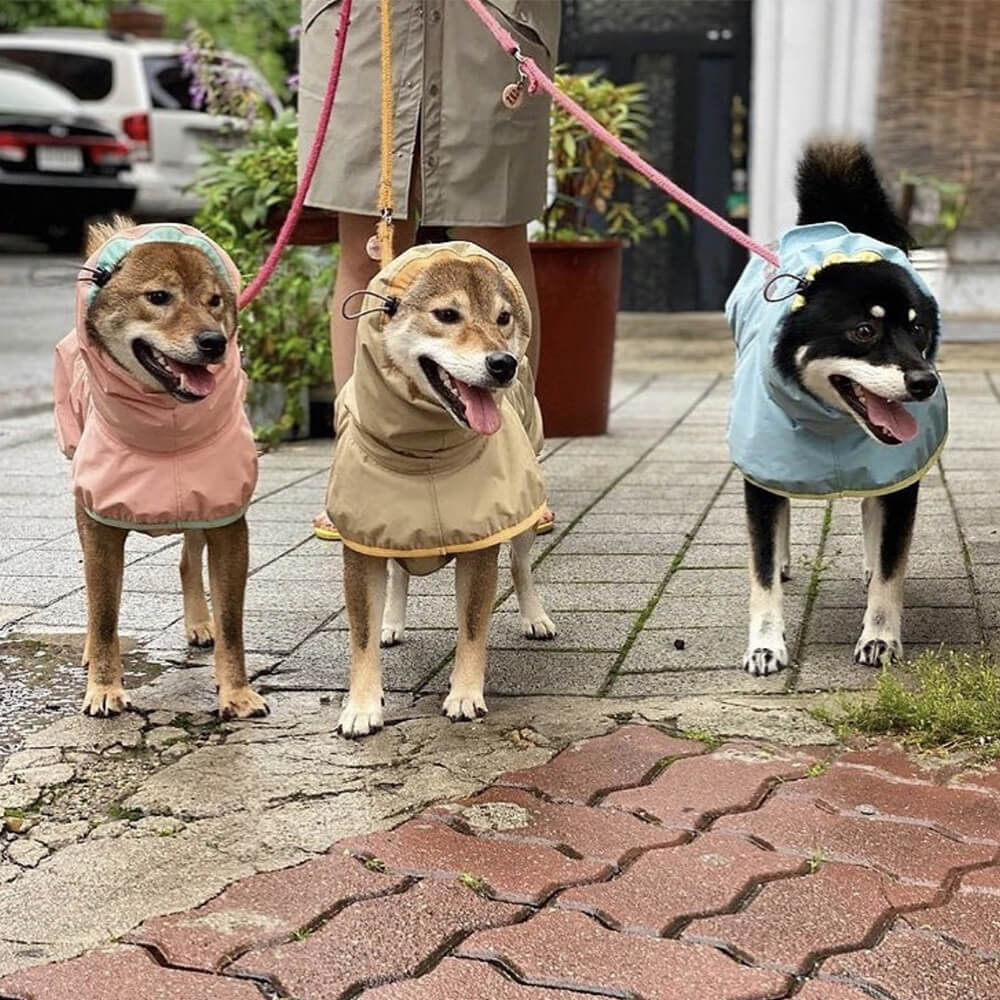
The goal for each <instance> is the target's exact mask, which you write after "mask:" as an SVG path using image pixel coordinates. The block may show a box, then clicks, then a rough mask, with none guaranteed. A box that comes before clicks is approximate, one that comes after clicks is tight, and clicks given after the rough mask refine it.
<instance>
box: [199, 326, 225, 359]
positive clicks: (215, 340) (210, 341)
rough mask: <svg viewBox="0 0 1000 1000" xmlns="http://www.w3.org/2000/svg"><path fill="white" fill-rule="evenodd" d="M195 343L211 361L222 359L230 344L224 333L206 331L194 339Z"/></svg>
mask: <svg viewBox="0 0 1000 1000" xmlns="http://www.w3.org/2000/svg"><path fill="white" fill-rule="evenodd" d="M194 342H195V343H196V344H197V345H198V350H199V351H201V353H202V354H203V355H204V356H205V357H206V358H208V360H209V361H215V360H217V359H218V358H221V357H222V355H223V354H225V353H226V344H227V343H229V341H227V340H226V335H225V334H224V333H218V332H216V331H215V330H204V331H203V332H202V333H199V334H198V336H197V337H195V338H194Z"/></svg>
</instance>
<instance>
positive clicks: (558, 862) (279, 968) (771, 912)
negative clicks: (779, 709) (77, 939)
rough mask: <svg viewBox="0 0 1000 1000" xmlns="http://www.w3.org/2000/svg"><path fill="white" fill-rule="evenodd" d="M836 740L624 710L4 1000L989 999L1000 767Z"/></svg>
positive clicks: (28, 980) (20, 987)
mask: <svg viewBox="0 0 1000 1000" xmlns="http://www.w3.org/2000/svg"><path fill="white" fill-rule="evenodd" d="M837 754H838V752H837V751H834V750H830V749H829V748H828V749H826V750H817V751H815V752H813V753H803V752H799V751H795V752H791V751H789V750H787V749H784V748H780V747H774V746H770V745H765V744H762V743H760V742H749V741H740V742H733V743H729V744H724V745H722V746H718V747H715V748H711V747H708V746H705V745H704V744H702V743H699V742H698V741H695V740H690V739H688V740H678V739H676V738H675V737H673V736H670V735H669V734H665V733H663V732H661V731H660V730H659V729H658V728H655V727H651V726H638V725H630V726H622V727H619V728H618V729H616V730H615V731H614V732H613V733H611V734H609V735H607V736H602V737H597V738H594V739H590V740H586V741H584V742H582V743H580V744H577V745H573V746H570V747H569V748H567V749H566V750H564V751H563V752H562V753H560V754H558V755H557V756H555V757H554V758H552V760H551V761H550V762H549V763H547V764H543V765H540V766H538V767H535V768H531V769H528V770H522V771H518V772H509V773H507V774H504V775H501V776H500V777H499V778H498V779H497V780H496V781H495V782H494V783H493V785H491V786H490V787H489V788H488V789H487V790H486V791H484V792H482V793H480V794H478V795H475V796H472V797H470V798H466V799H462V800H458V801H456V802H454V803H451V804H448V803H441V804H438V805H435V806H432V807H430V808H428V809H427V810H426V811H425V813H424V814H423V815H421V816H418V817H417V818H415V819H413V820H409V821H407V822H404V823H402V824H401V825H400V826H398V827H397V828H396V829H394V830H390V831H386V832H381V833H372V834H369V835H367V836H364V837H360V838H350V839H347V840H343V841H341V842H339V843H337V844H335V845H334V846H333V847H332V848H331V849H330V851H329V852H327V853H326V854H325V855H323V856H321V857H319V858H316V859H314V860H312V861H309V862H306V863H305V864H303V865H300V866H298V867H293V868H290V869H286V870H283V871H276V872H270V873H266V874H260V875H253V876H251V877H249V878H246V879H243V880H240V881H237V882H235V883H234V884H232V885H230V886H229V887H228V888H226V889H225V890H224V891H223V892H222V893H221V894H219V895H218V896H216V897H215V898H214V899H212V900H210V901H209V902H207V903H206V904H204V905H203V906H200V907H197V908H195V909H193V910H187V911H184V912H180V913H174V914H172V915H170V916H164V917H156V918H153V919H151V920H148V921H146V922H145V923H144V924H142V925H141V926H140V927H138V928H137V929H136V930H135V931H133V932H132V933H131V934H129V935H127V938H126V942H127V943H124V944H121V945H118V946H116V947H113V948H111V949H99V950H96V951H92V952H90V953H88V954H85V955H83V956H81V957H79V958H75V959H71V960H69V961H66V962H62V963H56V964H52V965H45V966H38V967H36V968H32V969H28V970H26V971H22V972H19V973H14V974H13V975H11V976H8V977H7V978H5V979H2V980H0V998H3V1000H64V998H65V1000H69V998H71V997H72V998H73V1000H77V998H80V997H95V998H97V997H100V998H101V1000H139V998H140V997H142V998H143V1000H150V998H157V1000H159V998H162V1000H175V998H176V1000H181V998H189V997H195V996H197V997H199V998H209V1000H214V998H222V1000H229V998H233V1000H243V998H249V997H262V996H263V997H291V998H294V1000H335V998H344V1000H347V998H350V997H355V996H363V997H364V998H366V1000H367V998H368V997H371V998H372V1000H469V998H471V997H477V996H483V997H490V998H494V1000H557V998H558V1000H562V998H567V1000H574V998H576V997H583V996H599V997H632V998H639V1000H786V998H792V997H800V998H806V1000H859V998H869V1000H871V998H873V997H877V998H880V1000H886V998H888V1000H917V998H920V1000H931V998H933V1000H953V998H954V1000H990V998H992V997H995V996H997V995H998V991H1000V933H998V930H997V927H998V923H997V918H996V914H997V912H998V910H997V904H998V900H1000V850H998V847H997V838H996V837H995V836H992V837H990V836H986V835H985V834H986V833H988V832H989V831H988V830H987V829H986V823H987V819H988V817H990V816H991V815H992V811H993V810H995V809H996V808H998V807H1000V788H998V787H996V782H995V781H994V779H995V778H996V777H997V774H998V773H1000V772H998V771H992V772H977V778H978V780H977V781H970V780H968V778H969V775H968V774H966V773H965V772H961V771H959V772H957V773H956V772H955V771H954V770H952V771H943V770H937V771H935V770H930V769H925V768H923V767H921V766H920V764H919V763H917V762H915V761H910V760H908V759H907V758H904V757H903V756H902V755H901V754H900V753H899V752H898V751H897V750H896V749H894V748H892V747H886V748H884V749H882V748H876V749H872V750H868V751H864V752H850V753H843V756H842V757H840V759H837ZM831 757H832V758H833V761H832V764H831V766H830V767H829V769H828V770H825V773H820V772H824V767H816V768H810V766H809V765H810V762H813V761H820V762H823V763H824V764H826V763H830V758H831ZM575 763H579V764H580V765H581V770H580V773H579V774H578V775H577V778H576V780H574V779H573V774H574V771H573V768H574V764H575ZM741 769H742V770H741ZM734 774H738V775H741V776H742V786H743V794H738V792H739V788H738V782H735V781H734V778H733V775H734ZM706 791H707V792H708V794H706ZM559 796H561V797H562V801H558V800H557V798H558V797H559ZM654 802H655V803H658V805H657V807H656V808H657V809H658V810H659V813H657V814H654V813H653V812H652V811H651V810H650V808H648V806H649V805H650V803H654ZM584 803H586V804H584ZM903 803H905V805H906V808H905V809H904V808H903V807H902V804H903ZM664 804H666V805H668V806H669V808H665V806H664ZM660 814H662V816H661V815H660ZM963 817H968V819H963ZM678 820H680V821H681V822H680V823H678ZM995 833H996V830H995V829H994V830H993V834H995Z"/></svg>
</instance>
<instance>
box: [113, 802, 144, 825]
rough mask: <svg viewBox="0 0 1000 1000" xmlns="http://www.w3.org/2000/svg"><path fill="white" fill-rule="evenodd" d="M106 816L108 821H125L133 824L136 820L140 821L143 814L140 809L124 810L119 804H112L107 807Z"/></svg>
mask: <svg viewBox="0 0 1000 1000" xmlns="http://www.w3.org/2000/svg"><path fill="white" fill-rule="evenodd" d="M107 815H108V818H109V819H127V820H128V821H129V822H133V823H134V822H135V821H136V820H137V819H142V816H143V813H142V810H141V809H126V808H125V807H124V806H123V805H122V804H121V803H120V802H112V803H111V805H110V806H108V812H107Z"/></svg>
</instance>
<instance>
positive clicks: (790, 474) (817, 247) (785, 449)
mask: <svg viewBox="0 0 1000 1000" xmlns="http://www.w3.org/2000/svg"><path fill="white" fill-rule="evenodd" d="M778 258H779V260H780V261H781V272H782V273H789V274H794V275H800V276H803V277H805V276H806V275H808V274H809V273H810V271H813V270H815V269H818V268H821V267H825V266H827V265H830V264H836V263H842V262H847V261H852V262H853V261H857V262H862V263H863V262H871V261H875V260H887V261H889V262H890V263H892V264H898V265H899V266H900V267H903V268H906V271H907V273H908V274H909V275H910V277H911V278H912V279H913V280H914V282H916V285H917V287H918V288H919V289H920V290H921V291H922V292H924V294H926V295H930V294H931V293H930V290H929V289H928V287H927V285H926V284H925V283H924V280H923V279H922V278H921V277H920V275H919V274H918V273H917V272H916V271H915V270H914V269H913V266H912V265H911V264H910V262H909V260H908V259H907V257H906V255H905V254H904V253H903V252H902V250H899V249H897V248H896V247H894V246H889V245H888V244H886V243H881V242H879V241H878V240H875V239H872V238H871V237H870V236H864V235H862V234H860V233H852V232H850V231H849V230H848V229H846V228H845V227H844V226H842V225H840V223H838V222H823V223H819V224H816V225H810V226H796V227H795V228H794V229H790V230H788V232H786V233H785V234H784V235H783V236H782V237H781V241H780V243H779V245H778ZM768 267H769V265H767V264H766V262H765V261H764V260H762V259H761V258H759V257H754V258H752V259H751V261H750V262H749V263H748V264H747V266H746V268H745V269H744V271H743V274H742V275H741V276H740V280H739V281H738V282H737V284H736V287H735V288H734V289H733V291H732V293H731V294H730V296H729V299H728V301H727V302H726V318H727V319H728V320H729V325H730V326H731V327H732V330H733V337H734V339H735V341H736V371H735V373H734V375H733V392H732V404H731V409H730V414H729V435H728V437H729V451H730V454H731V456H732V460H733V464H734V465H736V467H737V468H738V469H739V470H740V472H742V473H743V475H744V476H745V477H746V478H747V479H749V480H750V481H751V482H754V483H756V484H757V485H758V486H763V487H764V488H765V489H768V490H770V491H771V492H772V493H778V494H781V495H782V496H788V497H802V498H806V499H814V498H820V497H864V496H879V495H880V494H883V493H892V492H893V491H894V490H900V489H903V488H904V487H906V486H908V485H910V484H911V483H914V482H916V481H917V480H919V479H920V478H921V477H922V476H924V475H925V474H926V473H927V471H928V469H930V467H931V466H932V465H933V464H934V462H936V461H937V458H938V455H939V454H940V453H941V449H942V448H943V447H944V442H945V438H946V437H947V436H948V400H947V398H946V396H945V392H944V385H943V384H940V383H939V384H938V388H937V391H936V392H935V393H934V395H933V396H931V398H930V399H928V400H924V401H923V402H920V403H907V404H906V408H907V409H908V410H909V411H910V413H912V414H913V416H914V418H915V419H916V421H917V424H918V426H919V428H920V429H919V431H918V433H917V436H916V437H915V438H913V440H912V441H904V442H903V443H901V444H897V445H885V444H881V443H880V442H878V441H876V440H874V438H872V437H870V436H869V435H868V434H867V433H866V432H865V431H864V430H863V429H862V428H861V427H860V426H859V425H858V423H857V421H856V420H855V419H854V418H853V417H852V416H850V415H849V414H847V413H844V412H842V411H841V410H838V409H835V408H834V407H832V406H828V405H827V404H826V403H823V402H821V401H820V400H819V399H817V398H816V397H815V396H813V395H812V394H811V393H809V392H807V391H806V390H805V389H803V388H802V387H801V386H800V385H798V384H797V383H794V382H792V381H790V380H789V379H786V378H785V377H784V376H783V375H781V374H780V373H779V372H778V371H777V369H776V368H775V366H774V348H775V345H776V344H777V341H778V333H779V330H780V328H781V323H782V321H783V320H784V318H785V316H787V315H788V313H789V311H790V310H792V309H794V308H795V307H796V302H795V300H794V299H785V300H784V301H781V302H769V301H768V300H767V299H765V298H764V286H765V285H766V284H767V282H768V281H769V280H770V279H771V278H772V277H773V274H771V273H770V272H769V271H768ZM778 291H779V293H780V289H779V290H778Z"/></svg>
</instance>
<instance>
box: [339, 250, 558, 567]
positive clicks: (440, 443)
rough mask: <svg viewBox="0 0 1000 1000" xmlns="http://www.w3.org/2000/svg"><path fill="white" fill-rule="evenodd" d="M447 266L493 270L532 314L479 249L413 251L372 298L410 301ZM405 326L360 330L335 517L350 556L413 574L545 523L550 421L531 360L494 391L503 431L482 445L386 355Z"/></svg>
mask: <svg viewBox="0 0 1000 1000" xmlns="http://www.w3.org/2000/svg"><path fill="white" fill-rule="evenodd" d="M449 257H451V258H458V259H460V260H468V259H472V258H476V257H478V258H482V259H484V260H486V261H488V262H489V263H490V264H491V265H492V266H494V267H496V269H497V270H498V271H499V272H500V274H501V275H502V277H503V278H504V280H505V281H506V282H507V283H508V284H509V285H510V286H511V288H512V289H514V291H515V294H517V295H518V296H519V297H520V299H521V306H522V310H523V314H524V315H526V316H529V317H530V315H531V312H530V309H529V307H528V303H527V300H526V299H525V298H524V292H523V290H522V289H521V286H520V285H519V283H518V282H517V279H516V278H515V277H514V274H513V272H512V271H511V270H510V268H508V267H507V265H506V264H504V263H503V262H502V261H500V260H498V259H497V258H496V257H494V256H493V255H492V254H489V253H488V252H487V251H485V250H483V249H482V248H481V247H478V246H475V245H474V244H471V243H464V242H451V243H440V244H433V245H429V246H420V247H414V248H413V249H411V250H408V251H407V252H406V253H404V254H402V255H401V256H400V257H397V258H396V259H395V260H394V261H392V263H390V264H389V265H388V266H387V267H385V268H383V269H382V271H380V272H379V273H378V274H377V275H376V276H375V278H374V279H373V280H372V282H371V284H370V285H369V286H368V291H369V292H372V293H374V294H376V295H380V296H386V297H392V298H397V299H400V300H405V296H406V291H407V289H408V288H409V287H410V286H411V285H412V284H413V282H414V281H415V280H416V279H417V278H418V277H419V276H420V275H421V273H422V272H423V271H424V270H425V269H426V268H427V267H429V266H432V265H433V264H434V263H435V262H436V261H442V260H445V259H447V258H449ZM371 301H372V300H371V299H368V300H367V302H368V303H370V302H371ZM366 304H367V303H366ZM400 322H407V318H406V315H405V309H403V310H401V311H400V314H399V315H397V316H387V315H386V314H385V313H384V312H382V311H375V312H371V313H368V314H366V315H363V316H362V317H361V319H360V320H359V322H358V344H357V353H356V355H355V362H354V373H353V375H352V376H351V378H350V379H349V380H348V381H347V384H346V385H345V386H344V388H343V389H342V390H341V392H340V393H339V394H338V397H337V447H336V451H335V454H334V460H333V468H332V470H331V475H330V485H329V489H328V492H327V511H328V513H329V515H330V518H331V520H332V521H333V523H334V524H336V525H337V530H338V531H339V532H340V534H341V537H342V538H343V540H344V544H345V545H347V546H349V547H350V548H353V549H356V550H357V551H359V552H364V553H367V554H369V555H375V556H384V557H387V558H398V559H406V560H408V568H409V569H410V571H411V572H422V571H423V572H429V571H432V570H433V569H436V568H438V567H439V566H440V565H442V564H443V563H444V562H446V561H447V559H448V558H450V556H451V555H453V554H454V553H458V552H465V551H471V550H474V549H480V548H488V547H489V546H491V545H496V544H498V543H499V542H502V541H505V540H506V539H508V538H512V537H513V536H514V535H517V534H520V533H521V532H522V531H524V530H526V529H527V528H528V527H530V526H532V525H533V524H534V523H535V521H536V520H537V518H538V516H539V514H541V512H542V511H543V510H544V507H545V491H544V487H543V485H542V476H541V469H540V467H539V464H538V459H537V453H538V451H540V450H541V446H542V428H541V414H540V413H539V410H538V404H537V402H536V400H535V396H534V378H533V375H532V372H531V367H530V365H529V364H528V361H527V359H526V358H523V357H522V358H519V359H518V361H519V364H518V375H517V377H516V379H515V380H514V382H513V383H511V385H510V386H509V387H508V388H506V389H504V390H498V391H497V392H496V393H494V398H497V397H499V399H498V403H499V409H500V415H501V427H500V429H499V430H498V431H497V432H496V433H495V434H492V435H489V436H484V435H482V434H477V433H476V432H475V431H473V430H471V429H470V428H467V427H462V426H460V425H459V424H458V423H456V421H455V420H454V418H453V417H452V416H451V415H450V414H449V413H448V412H447V411H446V410H445V409H444V408H443V407H442V406H441V405H439V404H438V403H436V402H433V401H431V400H429V399H425V398H424V397H423V396H422V395H419V394H417V392H416V391H415V387H414V386H413V385H412V384H411V383H410V381H409V380H408V378H407V377H406V375H405V374H404V373H403V372H402V371H401V370H400V369H399V368H398V367H396V365H395V364H394V363H393V362H392V361H390V360H389V358H388V357H387V355H386V352H385V345H384V339H383V337H384V332H385V330H386V329H387V328H388V327H389V325H390V324H392V323H400ZM413 560H423V563H422V564H421V565H420V566H417V564H416V563H415V562H414V561H413Z"/></svg>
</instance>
